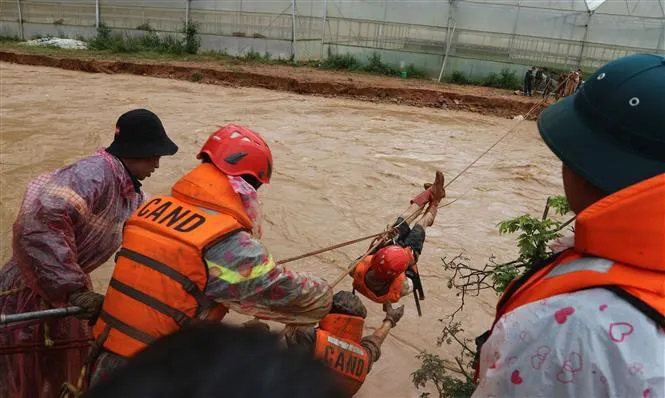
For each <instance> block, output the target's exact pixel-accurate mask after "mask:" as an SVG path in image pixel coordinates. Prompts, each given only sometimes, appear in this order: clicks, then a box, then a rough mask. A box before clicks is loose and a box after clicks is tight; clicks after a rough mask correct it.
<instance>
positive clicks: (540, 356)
mask: <svg viewBox="0 0 665 398" xmlns="http://www.w3.org/2000/svg"><path fill="white" fill-rule="evenodd" d="M550 352H552V349H551V348H550V347H548V346H546V345H541V346H540V347H538V349H537V350H536V353H535V354H533V355H532V356H531V367H533V368H534V369H536V370H540V368H541V367H542V366H543V364H544V363H545V360H546V359H547V356H548V355H550Z"/></svg>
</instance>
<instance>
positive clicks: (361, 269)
mask: <svg viewBox="0 0 665 398" xmlns="http://www.w3.org/2000/svg"><path fill="white" fill-rule="evenodd" d="M372 257H373V256H372V255H369V256H366V257H365V258H363V259H362V260H361V261H360V262H359V263H358V264H357V265H356V268H355V269H354V271H353V288H354V289H355V290H357V291H358V292H359V293H360V294H362V295H363V296H365V297H367V298H368V299H370V300H372V301H374V302H375V303H379V304H383V303H387V302H390V303H396V302H398V301H399V299H400V298H402V287H403V285H404V281H405V280H406V275H405V274H404V273H401V274H400V275H399V276H398V277H396V278H395V279H393V281H392V282H391V283H390V286H389V287H388V291H387V292H386V293H385V294H383V295H381V296H378V295H376V294H375V293H374V292H372V291H371V290H370V289H369V287H367V283H366V282H365V276H366V275H367V271H369V269H370V267H371V265H372Z"/></svg>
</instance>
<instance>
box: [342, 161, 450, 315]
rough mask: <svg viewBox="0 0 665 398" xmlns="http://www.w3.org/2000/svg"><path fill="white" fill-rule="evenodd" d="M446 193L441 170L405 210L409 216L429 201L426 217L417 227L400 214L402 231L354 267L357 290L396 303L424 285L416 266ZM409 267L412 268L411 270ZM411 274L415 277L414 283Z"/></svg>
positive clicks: (354, 280) (367, 295)
mask: <svg viewBox="0 0 665 398" xmlns="http://www.w3.org/2000/svg"><path fill="white" fill-rule="evenodd" d="M428 185H429V184H428ZM445 197H446V191H445V190H444V188H443V173H441V172H440V171H437V172H436V178H435V180H434V184H432V185H431V186H429V187H428V188H426V189H425V191H423V192H422V193H420V194H419V195H417V196H416V197H414V198H413V199H411V205H410V206H409V208H408V209H407V210H406V212H404V214H406V215H407V216H408V215H411V214H413V213H414V212H416V211H417V210H418V209H422V208H424V207H425V206H426V205H428V204H429V206H428V207H427V210H425V213H424V215H423V217H422V218H421V219H420V220H418V222H417V223H416V225H415V226H414V227H413V228H409V225H408V224H407V223H403V221H404V219H403V218H402V217H399V218H398V219H397V221H396V222H395V224H394V225H397V226H398V227H397V228H398V232H399V233H398V236H397V237H396V238H395V239H394V240H393V242H392V244H390V245H386V246H383V247H380V248H378V249H377V250H376V251H375V252H374V253H371V254H369V255H367V256H366V257H365V258H363V259H362V260H361V261H360V262H359V263H358V264H357V265H356V267H355V268H354V269H353V271H352V272H351V276H352V277H353V288H354V289H355V290H356V291H358V292H359V293H360V294H362V295H363V296H365V297H367V298H369V299H370V300H372V301H374V302H377V303H386V302H391V303H396V302H398V301H399V299H400V298H401V297H404V296H406V295H407V294H409V293H410V292H411V291H413V290H414V289H422V288H421V287H420V286H419V285H420V279H419V277H418V274H417V269H415V266H416V263H417V261H418V257H419V256H420V253H421V252H422V250H423V244H424V243H425V228H427V227H429V226H431V225H432V224H433V223H434V218H435V217H436V212H437V208H438V206H439V203H440V202H441V199H443V198H445ZM408 269H410V271H412V272H409V273H407V270H408ZM409 277H410V278H413V280H412V281H411V283H410V282H409ZM420 294H421V295H422V290H421V293H420Z"/></svg>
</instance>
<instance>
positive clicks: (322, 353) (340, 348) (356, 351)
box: [314, 314, 371, 396]
mask: <svg viewBox="0 0 665 398" xmlns="http://www.w3.org/2000/svg"><path fill="white" fill-rule="evenodd" d="M363 324H364V320H363V318H361V317H359V316H350V315H341V314H329V315H326V316H325V317H324V318H323V319H321V321H320V322H319V327H318V328H317V329H316V345H315V347H314V356H315V357H316V358H317V359H321V360H323V362H325V363H326V364H327V365H328V366H330V368H331V369H333V370H334V371H335V372H336V374H337V375H338V376H340V377H339V380H340V383H341V384H342V385H343V388H344V390H345V391H346V392H348V394H349V396H353V394H355V393H356V392H358V390H359V389H360V387H361V386H362V385H363V382H364V381H365V377H367V373H369V370H370V367H371V363H370V358H369V355H367V351H366V350H365V348H364V347H363V346H362V345H360V340H361V339H362V332H363Z"/></svg>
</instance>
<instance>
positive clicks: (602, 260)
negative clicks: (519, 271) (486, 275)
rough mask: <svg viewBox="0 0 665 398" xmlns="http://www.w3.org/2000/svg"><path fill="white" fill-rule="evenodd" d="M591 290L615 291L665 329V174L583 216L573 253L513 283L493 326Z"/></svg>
mask: <svg viewBox="0 0 665 398" xmlns="http://www.w3.org/2000/svg"><path fill="white" fill-rule="evenodd" d="M592 288H605V289H608V290H611V291H612V292H614V293H615V294H617V295H618V296H620V297H622V298H623V299H625V300H626V301H628V302H629V303H631V304H632V305H633V306H634V307H635V308H636V309H638V310H640V311H642V312H643V313H644V314H645V315H646V316H648V317H649V318H651V319H652V320H653V321H654V322H655V323H656V325H658V326H660V327H661V328H665V174H661V175H659V176H656V177H653V178H651V179H649V180H646V181H643V182H641V183H638V184H635V185H633V186H631V187H628V188H626V189H624V190H621V191H619V192H617V193H615V194H613V195H610V196H608V197H606V198H604V199H602V200H600V201H598V202H596V203H594V204H593V205H591V206H590V207H589V208H587V209H585V210H584V211H583V212H581V213H580V214H579V215H578V217H577V220H576V225H575V247H574V248H572V249H569V250H566V251H564V252H561V253H559V254H557V255H554V256H553V257H551V258H550V259H549V260H547V261H544V262H542V264H539V265H536V266H535V267H533V268H532V269H531V270H529V271H528V272H527V273H526V274H525V275H523V276H522V277H520V278H518V279H516V280H514V281H513V282H511V283H510V285H509V286H508V287H507V288H506V290H505V292H504V294H503V296H502V297H501V299H500V300H499V303H498V304H497V311H496V318H495V320H494V324H496V322H497V321H498V320H499V319H500V318H501V317H502V316H503V315H504V314H507V313H508V312H511V311H513V310H515V309H516V308H519V307H521V306H523V305H526V304H529V303H533V302H535V301H539V300H543V299H546V298H548V297H552V296H556V295H560V294H565V293H572V292H576V291H580V290H584V289H592ZM487 338H489V332H488V333H486V334H485V335H484V336H483V337H482V338H479V339H481V341H482V340H486V339H487Z"/></svg>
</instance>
